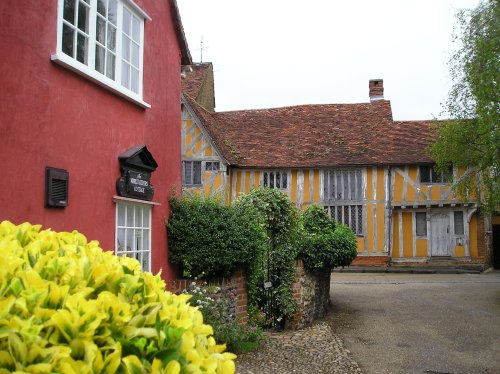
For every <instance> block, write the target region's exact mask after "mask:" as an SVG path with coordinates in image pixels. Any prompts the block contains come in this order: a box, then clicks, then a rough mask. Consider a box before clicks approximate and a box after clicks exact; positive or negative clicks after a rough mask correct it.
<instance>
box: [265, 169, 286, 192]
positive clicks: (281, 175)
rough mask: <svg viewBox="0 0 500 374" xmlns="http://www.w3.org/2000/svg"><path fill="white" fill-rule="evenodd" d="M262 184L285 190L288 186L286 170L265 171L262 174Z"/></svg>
mask: <svg viewBox="0 0 500 374" xmlns="http://www.w3.org/2000/svg"><path fill="white" fill-rule="evenodd" d="M262 186H264V187H269V188H278V189H281V190H286V189H287V188H288V172H286V171H265V172H264V173H263V176H262Z"/></svg>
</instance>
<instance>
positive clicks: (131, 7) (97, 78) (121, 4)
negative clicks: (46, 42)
mask: <svg viewBox="0 0 500 374" xmlns="http://www.w3.org/2000/svg"><path fill="white" fill-rule="evenodd" d="M78 1H83V0H77V4H78ZM86 1H89V9H90V11H89V33H88V45H87V48H88V56H87V62H88V65H86V64H84V63H81V62H79V61H78V60H76V59H75V58H73V57H72V56H69V55H67V54H66V53H64V52H63V50H62V36H63V24H64V22H66V21H64V20H63V16H64V0H58V15H57V49H56V53H55V54H53V55H52V56H51V60H52V61H54V62H55V63H57V64H59V65H62V66H64V67H66V68H68V69H69V70H71V71H73V72H75V73H77V74H79V75H81V76H83V77H85V78H88V79H90V80H91V81H93V82H95V83H96V84H98V85H100V86H102V87H104V88H106V89H108V90H110V91H112V92H114V93H116V94H118V95H120V96H121V97H123V98H125V99H127V100H129V101H131V102H133V103H135V104H137V105H139V106H140V107H142V108H150V107H151V105H150V104H148V103H146V102H145V101H143V72H144V23H145V21H146V20H149V21H151V18H150V17H149V16H148V15H147V14H146V13H145V12H144V11H143V10H142V9H141V8H140V7H139V6H138V5H137V4H136V3H135V2H134V1H132V0H117V3H118V8H117V32H116V62H115V79H114V80H113V79H111V78H108V77H107V76H106V75H104V74H101V73H100V72H98V71H97V70H95V48H96V26H95V25H96V20H97V1H98V0H86ZM76 6H78V5H76ZM124 8H126V9H127V10H128V11H129V12H130V13H131V14H133V15H134V16H135V17H137V18H139V21H140V25H139V30H140V46H139V82H138V92H137V93H136V92H134V91H132V90H131V89H128V88H126V87H124V86H123V85H122V84H121V76H122V74H121V66H122V39H123V20H122V18H123V9H124Z"/></svg>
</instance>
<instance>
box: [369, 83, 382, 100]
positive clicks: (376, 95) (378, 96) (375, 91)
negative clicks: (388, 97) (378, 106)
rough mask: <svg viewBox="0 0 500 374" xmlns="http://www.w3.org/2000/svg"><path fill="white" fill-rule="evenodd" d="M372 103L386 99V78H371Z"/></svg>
mask: <svg viewBox="0 0 500 374" xmlns="http://www.w3.org/2000/svg"><path fill="white" fill-rule="evenodd" d="M369 87H370V103H371V102H374V101H377V100H384V80H383V79H370V83H369Z"/></svg>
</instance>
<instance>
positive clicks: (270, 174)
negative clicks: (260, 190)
mask: <svg viewBox="0 0 500 374" xmlns="http://www.w3.org/2000/svg"><path fill="white" fill-rule="evenodd" d="M269 187H271V188H274V173H269Z"/></svg>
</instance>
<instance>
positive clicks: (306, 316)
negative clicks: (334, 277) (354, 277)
mask: <svg viewBox="0 0 500 374" xmlns="http://www.w3.org/2000/svg"><path fill="white" fill-rule="evenodd" d="M293 295H294V298H295V301H297V311H296V312H295V315H294V316H293V318H292V319H291V320H290V321H288V322H287V324H286V326H285V328H287V329H292V330H296V329H301V328H304V327H307V326H309V325H311V324H312V323H313V322H314V320H316V319H318V318H322V317H324V316H325V315H326V313H327V311H328V306H329V304H330V270H329V269H326V270H325V271H321V272H317V273H312V272H310V271H307V270H306V269H305V268H304V263H303V262H302V261H301V260H298V261H297V262H296V268H295V282H294V285H293Z"/></svg>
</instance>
